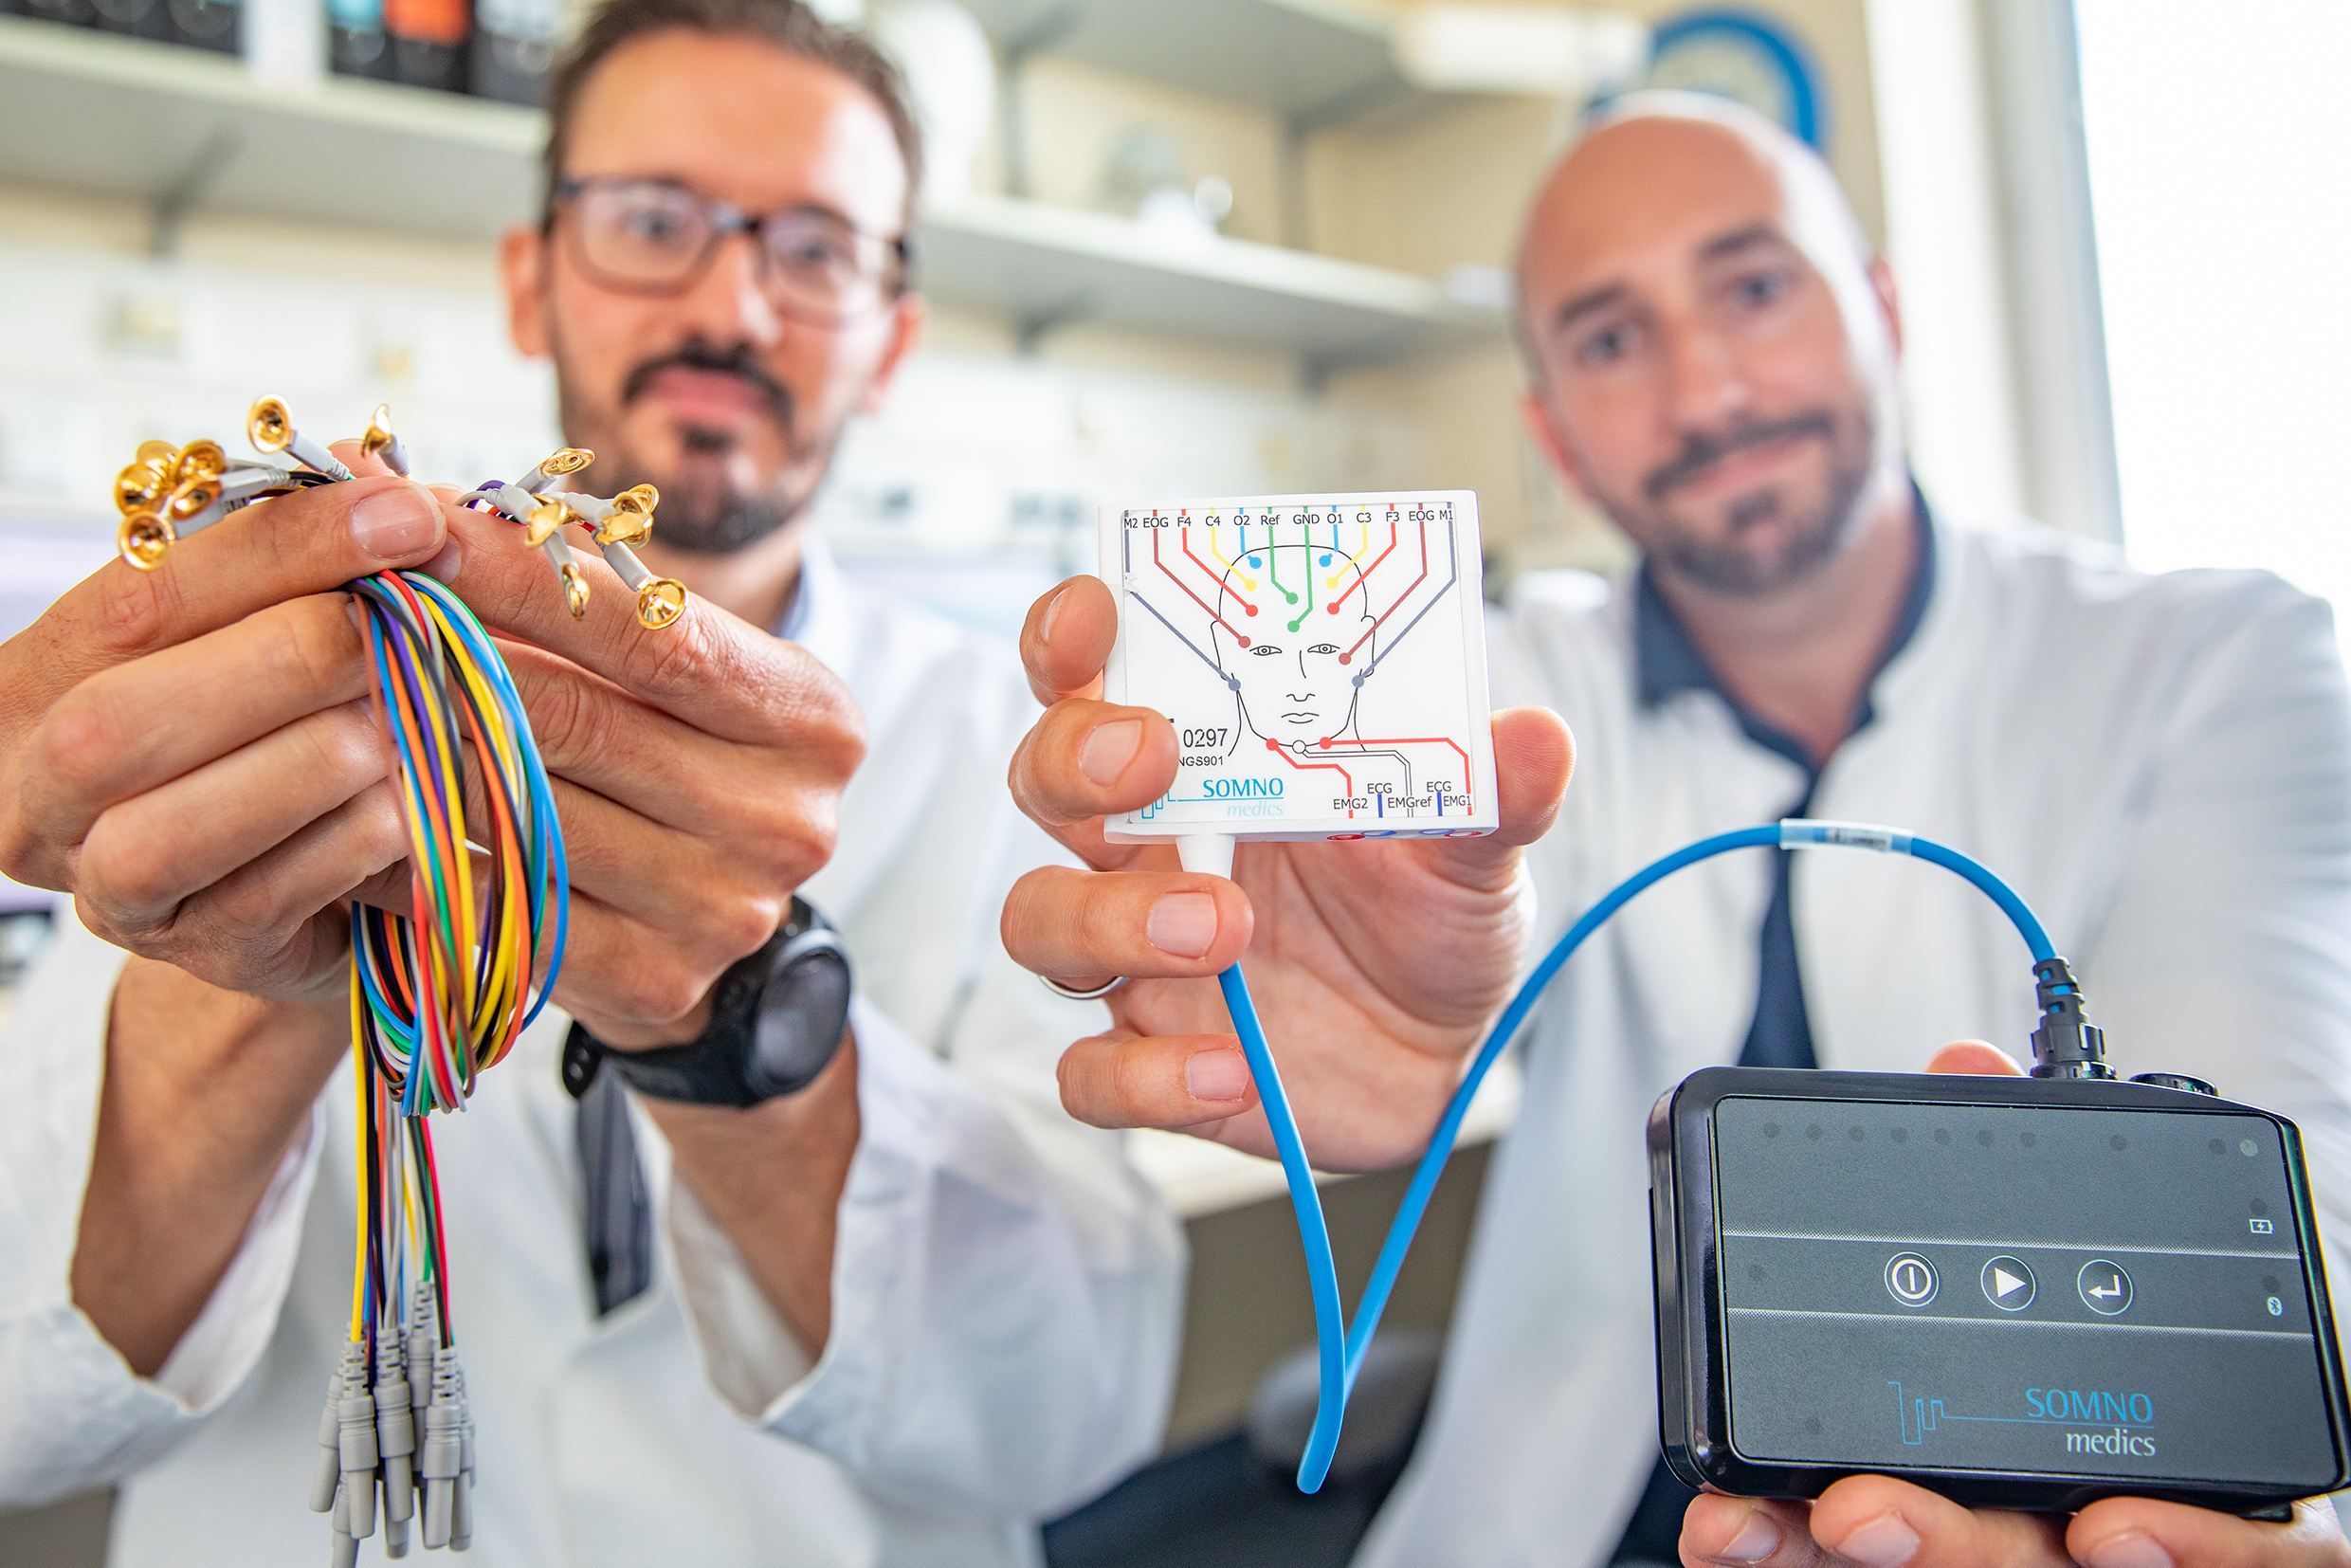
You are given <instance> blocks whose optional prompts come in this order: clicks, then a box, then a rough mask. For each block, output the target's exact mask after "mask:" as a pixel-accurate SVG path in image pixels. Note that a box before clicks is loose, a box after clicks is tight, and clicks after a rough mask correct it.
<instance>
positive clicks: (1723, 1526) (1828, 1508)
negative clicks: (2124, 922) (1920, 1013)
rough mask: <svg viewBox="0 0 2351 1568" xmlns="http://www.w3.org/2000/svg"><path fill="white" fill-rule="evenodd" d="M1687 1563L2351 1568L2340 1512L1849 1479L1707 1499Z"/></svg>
mask: <svg viewBox="0 0 2351 1568" xmlns="http://www.w3.org/2000/svg"><path fill="white" fill-rule="evenodd" d="M1926 1070H1927V1071H1929V1072H1954V1073H1979V1074H1983V1075H1985V1076H1987V1077H2015V1076H2018V1075H2020V1074H2021V1073H2022V1072H2023V1071H2024V1069H2023V1068H2022V1067H2018V1066H2017V1065H2016V1064H2015V1063H2014V1061H2012V1060H2010V1058H2009V1057H2008V1056H2007V1054H2006V1053H2005V1052H2002V1051H1999V1050H1996V1049H1995V1048H1992V1047H1991V1046H1988V1045H1985V1044H1983V1043H1982V1042H1980V1041H1966V1042H1962V1043H1961V1044H1959V1045H1955V1046H1946V1047H1944V1048H1942V1049H1941V1050H1940V1051H1937V1052H1936V1053H1935V1058H1934V1060H1933V1061H1931V1062H1929V1063H1928V1064H1927V1067H1926ZM1682 1561H1683V1562H1684V1563H1685V1564H1686V1565H1687V1568H1705V1565H1707V1564H1712V1563H1722V1564H1731V1565H1733V1568H1842V1565H1844V1564H1847V1563H1857V1564H1859V1565H1860V1568H2072V1565H2073V1564H2076V1563H2080V1564H2083V1565H2084V1568H2351V1546H2346V1545H2345V1544H2344V1542H2343V1536H2342V1524H2341V1523H2340V1522H2338V1521H2337V1519H2336V1518H2335V1508H2334V1504H2331V1503H2329V1502H2328V1501H2326V1500H2325V1499H2324V1498H2319V1499H2316V1500H2314V1501H2311V1502H2305V1503H2299V1504H2295V1505H2294V1517H2293V1518H2292V1519H2291V1520H2289V1521H2287V1522H2285V1523H2282V1524H2273V1523H2267V1522H2261V1521H2257V1520H2248V1519H2237V1518H2235V1517H2233V1516H2232V1515H2229V1514H2222V1513H2214V1512H2212V1511H2211V1510H2209V1509H2205V1508H2191V1507H2188V1506H2187V1505H2185V1504H2178V1503H2158V1502H2155V1501H2153V1500H2152V1499H2149V1498H2143V1497H2110V1498H2107V1499H2105V1501H2104V1502H2100V1503H2093V1504H2090V1505H2089V1506H2088V1507H2087V1508H2085V1509H2083V1510H2082V1511H2081V1512H2080V1513H2078V1514H2075V1515H2074V1516H2073V1518H2072V1519H2071V1520H2070V1521H2068V1520H2066V1519H2064V1518H2062V1517H2060V1516H2058V1515H2056V1514H2027V1513H2014V1512H2010V1511H2008V1510H2004V1509H1999V1508H1967V1507H1963V1506H1961V1505H1960V1504H1957V1503H1954V1502H1952V1501H1951V1500H1950V1499H1949V1498H1947V1497H1942V1496H1940V1495H1938V1494H1936V1493H1934V1492H1930V1491H1928V1490H1926V1489H1925V1488H1924V1487H1922V1486H1911V1485H1910V1484H1909V1483H1908V1482H1905V1481H1896V1480H1894V1479H1893V1478H1891V1477H1890V1476H1883V1475H1856V1476H1848V1477H1847V1478H1846V1479H1845V1480H1843V1481H1840V1482H1838V1483H1836V1484H1835V1485H1834V1486H1831V1487H1830V1488H1829V1489H1828V1490H1827V1491H1825V1492H1823V1493H1821V1494H1820V1497H1819V1499H1818V1500H1817V1501H1815V1502H1813V1503H1809V1504H1806V1503H1791V1502H1782V1501H1759V1500H1756V1499H1751V1498H1739V1497H1712V1496H1708V1497H1701V1498H1699V1499H1698V1500H1697V1501H1696V1502H1694V1503H1692V1504H1690V1505H1689V1511H1688V1512H1687V1513H1686V1514H1685V1515H1683V1517H1682Z"/></svg>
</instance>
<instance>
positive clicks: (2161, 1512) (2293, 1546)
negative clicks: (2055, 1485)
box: [1682, 1475, 2351, 1568]
mask: <svg viewBox="0 0 2351 1568" xmlns="http://www.w3.org/2000/svg"><path fill="white" fill-rule="evenodd" d="M1682 1560H1683V1562H1684V1563H1686V1564H1687V1565H1688V1568H1704V1565H1706V1564H1710V1563H1726V1564H1733V1565H1736V1568H1842V1565H1844V1564H1847V1563H1857V1564H1860V1565H1861V1568H2072V1565H2073V1564H2075V1563H2080V1564H2083V1565H2084V1568H2346V1565H2351V1547H2346V1546H2345V1545H2344V1542H2343V1537H2342V1524H2341V1523H2340V1522H2338V1521H2337V1520H2336V1518H2335V1508H2334V1504H2332V1503H2330V1502H2328V1501H2327V1500H2326V1499H2324V1498H2318V1499H2314V1500H2312V1501H2309V1502H2305V1503H2298V1504H2295V1505H2294V1517H2293V1518H2292V1519H2291V1520H2289V1521H2287V1522H2285V1523H2282V1524H2272V1523H2266V1522H2262V1521H2259V1520H2250V1519H2237V1518H2234V1517H2233V1516H2231V1515H2228V1514H2221V1513H2214V1512H2212V1511H2210V1510H2209V1509H2204V1508H2191V1507H2188V1506H2186V1505H2185V1504H2178V1503H2158V1502H2154V1501H2152V1500H2151V1499H2148V1498H2143V1497H2110V1498H2107V1499H2106V1500H2105V1501H2104V1502H2101V1503H2093V1504H2090V1505H2089V1506H2088V1507H2087V1508H2085V1509H2083V1510H2082V1511H2081V1512H2080V1513H2078V1514H2075V1515H2074V1516H2073V1518H2072V1519H2071V1520H2070V1521H2068V1520H2066V1519H2064V1518H2062V1517H2060V1516H2058V1515H2055V1514H2022V1513H2008V1512H2003V1511H2001V1510H1999V1509H1996V1508H1976V1509H1970V1508H1963V1507H1961V1506H1960V1505H1959V1504H1957V1503H1954V1502H1952V1501H1951V1500H1950V1499H1949V1498H1946V1497H1940V1496H1938V1495H1936V1494H1935V1493H1933V1492H1930V1491H1927V1490H1925V1489H1924V1488H1923V1487H1920V1486H1911V1485H1909V1484H1908V1483H1907V1482H1903V1481H1896V1480H1893V1479H1891V1478H1890V1477H1887V1476H1883V1475H1856V1476H1849V1477H1847V1478H1846V1479H1845V1480H1843V1481H1840V1482H1838V1483H1837V1484H1836V1485H1835V1486H1831V1487H1830V1488H1829V1489H1828V1490H1827V1491H1825V1492H1823V1493H1821V1494H1820V1499H1819V1501H1818V1502H1815V1503H1813V1504H1802V1503H1785V1502H1759V1501H1755V1500H1752V1499H1748V1498H1738V1497H1702V1498H1700V1499H1698V1501H1697V1502H1695V1503H1692V1504H1690V1506H1689V1512H1688V1513H1687V1514H1686V1515H1685V1516H1684V1518H1683V1521H1682Z"/></svg>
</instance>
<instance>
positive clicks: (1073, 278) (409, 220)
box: [0, 0, 1503, 377]
mask: <svg viewBox="0 0 2351 1568" xmlns="http://www.w3.org/2000/svg"><path fill="white" fill-rule="evenodd" d="M1203 3H1211V0H1203ZM1212 3H1213V4H1214V6H1215V7H1216V8H1217V9H1219V11H1220V12H1221V11H1223V10H1227V9H1230V10H1232V11H1234V12H1236V14H1237V13H1240V12H1245V11H1246V12H1248V13H1251V14H1252V15H1254V14H1258V13H1263V15H1262V17H1261V21H1264V22H1265V23H1266V25H1267V26H1271V25H1273V21H1272V20H1268V19H1274V20H1278V19H1280V18H1287V17H1293V16H1294V17H1298V18H1303V17H1306V16H1308V15H1309V14H1312V13H1310V12H1309V11H1308V10H1307V9H1305V8H1303V7H1300V6H1295V5H1291V4H1274V3H1271V0H1248V3H1247V4H1244V3H1243V0H1212ZM1007 4H1008V5H1010V4H1011V0H1007ZM1111 9H1118V10H1120V11H1121V13H1123V11H1124V9H1125V8H1122V7H1121V8H1111ZM1135 14H1136V16H1137V17H1138V18H1140V17H1143V16H1145V15H1148V16H1150V17H1154V18H1157V22H1155V23H1154V24H1153V25H1154V26H1157V27H1171V28H1174V30H1175V31H1187V32H1188V31H1189V30H1191V29H1190V28H1189V27H1175V24H1174V22H1173V21H1171V18H1172V17H1173V16H1174V15H1175V13H1173V12H1169V11H1166V10H1162V9H1152V10H1149V11H1147V12H1146V11H1144V10H1142V9H1137V10H1136V12H1135ZM1236 25H1238V24H1236ZM1294 25H1303V23H1301V24H1293V23H1291V22H1283V23H1282V26H1284V27H1292V26H1294ZM1322 31H1323V32H1325V33H1328V34H1329V36H1331V37H1341V36H1348V35H1347V34H1346V33H1345V29H1333V28H1332V27H1328V26H1327V25H1323V26H1322ZM1105 36H1124V35H1119V34H1116V30H1115V29H1113V30H1112V32H1111V33H1109V34H1105ZM1137 36H1140V35H1139V34H1138V35H1137ZM1203 48H1205V46H1203ZM1385 51H1386V46H1385V44H1384V42H1383V43H1381V44H1380V45H1379V47H1378V49H1377V50H1376V55H1377V58H1378V60H1380V61H1382V62H1384V61H1385V60H1386V59H1387V55H1386V52H1385ZM1217 52H1218V53H1219V54H1221V55H1223V56H1224V57H1225V58H1226V59H1228V60H1232V59H1235V58H1238V57H1239V56H1246V55H1247V54H1248V51H1247V50H1240V51H1237V53H1236V52H1235V51H1233V50H1232V48H1231V41H1230V40H1227V41H1226V42H1225V43H1223V44H1220V45H1219V46H1218V50H1217ZM1271 74H1272V75H1273V76H1280V75H1283V74H1285V73H1282V72H1279V71H1275V72H1272V73H1271ZM1334 80H1336V79H1334ZM1226 85H1228V86H1233V85H1235V84H1234V83H1231V82H1228V83H1226ZM1241 85H1247V82H1242V83H1241ZM542 123H543V121H542V117H541V116H540V115H539V114H538V113H537V112H536V111H533V110H527V109H520V108H516V107H513V106H511V105H507V104H501V103H493V102H489V101H485V100H479V99H467V98H460V97H456V96H453V95H450V94H446V93H435V92H428V91H424V90H421V89H416V88H408V87H398V86H391V85H386V84H382V83H377V82H357V81H352V80H349V79H347V78H333V77H331V78H328V79H327V80H325V81H322V82H319V83H318V84H316V85H315V86H309V87H302V88H277V87H272V86H269V85H266V84H264V83H263V82H259V81H256V80H255V79H254V78H253V77H252V76H251V75H250V74H249V73H248V72H247V71H246V67H245V66H244V65H243V64H241V63H240V62H238V61H236V60H233V59H230V58H228V57H226V56H215V55H209V54H205V53H201V52H199V51H196V50H192V49H185V48H175V47H173V46H170V45H165V44H154V43H149V42H146V41H144V40H140V39H133V38H122V37H117V36H113V35H110V34H105V33H99V32H89V31H83V30H81V29H78V28H71V27H58V26H56V25H54V24H51V23H46V22H41V21H34V20H28V19H26V18H21V17H13V16H0V176H9V177H14V178H21V179H26V180H31V181H36V182H39V183H42V184H45V185H57V186H67V187H75V188H79V189H82V190H85V191H101V192H105V193H107V194H111V195H118V196H127V197H131V198H134V199H137V200H141V201H145V202H147V203H149V204H151V206H152V207H153V209H154V211H155V232H156V236H157V246H158V249H166V248H168V245H169V237H170V232H171V229H172V227H173V225H174V224H175V223H176V222H177V221H178V220H179V219H180V218H181V217H183V216H184V215H185V214H186V213H188V212H189V211H191V210H199V209H212V208H219V209H223V210H237V211H243V212H250V213H260V214H264V215H271V216H280V217H286V218H296V219H303V220H309V221H323V222H330V223H339V224H350V225H355V226H360V227H365V228H379V229H392V230H396V231H401V232H408V233H415V234H424V235H434V236H444V237H456V238H471V239H486V238H488V237H490V236H492V235H494V234H496V233H497V232H498V230H499V229H500V228H501V227H502V226H504V225H506V224H509V223H512V222H515V221H516V220H518V219H519V218H522V217H524V216H526V215H527V214H528V213H529V211H530V210H531V207H532V204H533V202H534V200H535V198H536V192H537V168H536V165H537V160H538V153H539V145H540V142H541V139H542V135H543V133H542V129H541V127H542ZM924 247H925V253H926V263H925V266H924V272H923V286H924V288H925V289H926V291H927V292H929V293H930V294H932V295H933V296H934V297H935V298H937V299H939V300H940V301H944V302H947V303H951V304H957V305H967V306H975V307H978V308H982V309H992V310H998V311H1002V312H1004V313H1006V314H1007V315H1009V316H1010V317H1011V319H1012V322H1013V324H1014V326H1015V329H1016V330H1017V331H1018V332H1019V333H1020V334H1021V336H1022V337H1024V338H1025V339H1028V340H1033V339H1034V338H1035V337H1037V336H1038V335H1040V334H1042V333H1043V332H1044V331H1046V330H1048V329H1049V328H1051V327H1054V326H1059V325H1064V324H1067V323H1069V322H1072V321H1080V320H1083V321H1088V322H1094V323H1098V324H1101V325H1105V326H1111V327H1118V328H1124V329H1127V330H1132V331H1139V332H1145V333H1154V334H1164V335H1169V336H1175V337H1184V338H1188V339H1192V340H1194V341H1203V342H1211V343H1224V344H1234V345H1242V346H1247V347H1252V348H1264V349H1273V350H1276V351H1280V352H1285V353H1290V354H1295V355H1297V356H1300V357H1301V359H1302V361H1303V363H1304V365H1305V367H1306V369H1307V372H1308V374H1309V376H1310V377H1311V376H1312V375H1314V374H1320V373H1321V372H1322V371H1325V370H1329V369H1335V368H1340V367H1345V366H1354V365H1360V364H1367V363H1374V362H1377V361H1380V360H1386V359H1394V358H1398V357H1402V356H1410V355H1415V354H1420V353H1425V352H1428V351H1430V350H1432V349H1439V348H1448V347H1454V346H1459V345H1464V344H1467V343H1471V342H1476V341H1483V340H1489V339H1491V338H1492V337H1495V336H1496V335H1498V334H1499V333H1500V332H1501V331H1502V330H1503V313H1502V311H1501V310H1499V309H1498V308H1496V307H1495V305H1494V304H1493V303H1492V302H1491V301H1464V300H1458V299H1455V298H1453V297H1451V296H1449V294H1448V293H1447V291H1446V289H1445V288H1444V287H1443V286H1442V285H1440V284H1438V283H1432V282H1431V281H1429V280H1427V279H1423V278H1415V277H1412V276H1410V275H1408V274H1404V273H1400V272H1392V271H1387V270H1383V269H1381V268H1377V267H1370V266H1363V265H1359V264H1355V263H1350V262H1340V261H1336V260H1333V259H1331V258H1328V257H1321V256H1314V255H1309V254H1306V253H1304V252H1302V251H1294V250H1286V249H1284V248H1281V247H1279V246H1265V245H1255V244H1250V243H1248V242H1246V241H1239V240H1231V239H1225V238H1220V237H1211V236H1202V237H1200V238H1198V239H1194V238H1191V237H1189V236H1180V235H1179V236H1175V237H1173V238H1162V237H1159V236H1157V235H1155V233H1154V232H1153V231H1152V230H1149V229H1146V228H1142V227H1140V226H1139V225H1137V224H1135V223H1133V222H1131V221H1129V220H1126V219H1123V218H1118V217H1112V216H1109V215H1106V214H1103V213H1098V212H1086V211H1081V210H1075V209H1069V208H1059V207H1048V206H1046V205H1043V204H1039V203H1033V202H1025V201H1019V200H1014V199H1010V198H1005V197H986V196H975V197H971V198H967V199H965V200H963V201H961V202H958V203H957V204H955V205H953V206H951V207H947V208H944V209H942V210H939V211H937V212H935V213H933V214H931V216H930V219H929V222H928V225H927V228H926V231H925V235H924Z"/></svg>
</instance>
